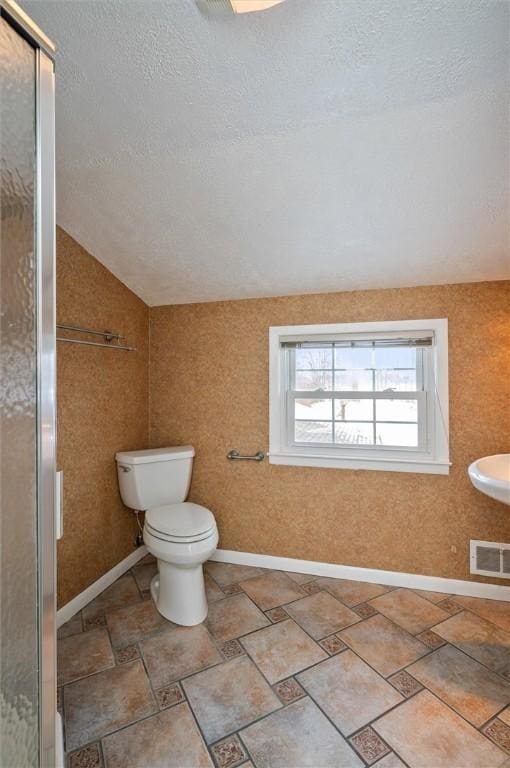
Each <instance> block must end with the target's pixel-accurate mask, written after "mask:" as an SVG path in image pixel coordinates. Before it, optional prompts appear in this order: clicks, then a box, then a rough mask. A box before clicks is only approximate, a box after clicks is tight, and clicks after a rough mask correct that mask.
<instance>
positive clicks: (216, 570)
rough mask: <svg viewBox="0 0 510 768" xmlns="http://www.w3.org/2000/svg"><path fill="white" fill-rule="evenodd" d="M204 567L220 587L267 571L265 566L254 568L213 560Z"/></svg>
mask: <svg viewBox="0 0 510 768" xmlns="http://www.w3.org/2000/svg"><path fill="white" fill-rule="evenodd" d="M204 569H205V571H206V573H209V574H210V575H211V576H212V577H213V579H214V581H215V582H216V584H218V585H219V586H220V587H224V586H226V585H228V584H236V583H237V582H238V581H244V579H252V578H253V577H254V576H261V575H262V574H263V573H265V571H264V569H263V568H254V567H253V566H251V565H235V563H216V562H215V561H213V560H208V561H207V563H204Z"/></svg>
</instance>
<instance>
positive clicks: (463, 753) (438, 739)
mask: <svg viewBox="0 0 510 768" xmlns="http://www.w3.org/2000/svg"><path fill="white" fill-rule="evenodd" d="M372 727H373V728H374V730H375V731H377V733H379V735H380V736H382V738H383V739H384V740H385V741H386V743H387V744H389V745H390V747H392V748H393V749H394V750H395V751H396V752H397V753H398V754H399V755H400V756H401V757H402V758H403V760H405V762H406V763H407V764H408V765H409V766H410V768H432V767H433V768H499V766H501V765H502V764H503V762H504V761H505V760H506V756H505V754H504V753H503V752H502V751H501V750H500V749H498V748H497V747H496V746H494V744H492V743H491V742H490V741H489V739H487V738H485V736H482V734H481V733H480V732H479V731H477V730H475V729H474V728H473V727H472V726H471V725H469V723H467V722H466V721H465V720H464V719H463V718H461V717H460V716H459V715H457V714H456V713H455V712H453V711H452V710H451V709H450V708H449V707H447V706H446V705H445V704H443V703H442V702H441V701H439V699H436V697H435V696H433V695H432V694H431V693H430V692H429V691H421V692H420V693H418V694H416V696H413V697H412V698H411V699H408V700H407V701H406V702H405V704H402V705H401V706H399V707H397V708H396V709H394V710H393V711H392V712H389V713H388V714H386V715H384V716H383V717H381V718H380V719H379V720H376V722H375V723H373V724H372Z"/></svg>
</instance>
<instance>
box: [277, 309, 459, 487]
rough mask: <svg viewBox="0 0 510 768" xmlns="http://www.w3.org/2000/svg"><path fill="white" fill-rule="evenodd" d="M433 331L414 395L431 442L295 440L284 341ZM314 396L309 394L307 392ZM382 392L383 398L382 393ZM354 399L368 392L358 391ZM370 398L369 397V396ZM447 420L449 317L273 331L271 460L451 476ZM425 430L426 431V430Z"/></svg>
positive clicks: (283, 462) (296, 463)
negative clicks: (386, 443)
mask: <svg viewBox="0 0 510 768" xmlns="http://www.w3.org/2000/svg"><path fill="white" fill-rule="evenodd" d="M399 332H400V333H404V334H405V333H409V334H414V333H418V334H421V333H424V334H425V333H428V334H429V335H430V334H432V336H433V344H432V347H431V349H430V355H429V356H428V360H429V363H431V364H430V365H429V366H428V368H427V370H423V372H422V375H423V377H424V380H425V392H423V393H420V392H418V393H417V394H416V395H415V397H413V399H417V400H418V401H419V403H420V405H419V410H420V418H421V419H425V420H426V427H427V428H426V434H427V445H420V446H419V447H418V448H399V449H393V448H388V447H372V446H359V445H355V446H343V445H342V446H334V445H333V446H331V445H328V446H324V447H322V446H320V445H317V444H302V443H300V444H296V443H294V442H293V440H291V439H290V436H291V435H293V426H294V425H293V421H292V419H291V418H290V416H291V414H290V408H289V407H288V400H287V398H288V397H292V395H290V394H289V393H288V387H287V382H288V380H289V372H288V370H287V367H286V366H287V363H286V361H287V359H288V357H287V355H286V354H285V353H284V351H282V348H281V341H282V340H285V341H289V340H290V341H291V340H292V338H293V337H295V338H296V340H300V341H302V340H303V338H306V340H309V341H314V338H317V340H319V338H318V337H322V338H324V336H325V335H326V336H329V337H334V336H338V337H342V336H345V337H348V336H352V335H353V334H367V335H370V334H373V335H374V336H377V335H380V334H383V335H384V334H395V333H399ZM306 394H308V395H309V394H310V393H306ZM380 396H381V395H380V393H379V397H380ZM406 396H407V398H409V393H396V392H391V393H388V397H389V398H391V399H395V397H396V398H399V397H406ZM353 397H355V398H356V399H360V397H361V398H363V397H365V395H363V394H361V393H359V392H356V393H355V394H354V393H353ZM366 397H368V395H366ZM448 425H449V418H448V320H447V319H445V318H440V319H427V320H397V321H388V322H370V323H338V324H337V323H335V324H327V325H286V326H275V327H271V328H270V329H269V462H270V464H287V465H291V466H301V467H326V468H339V469H371V470H382V471H386V472H388V471H389V472H416V473H426V474H439V475H447V474H449V469H450V460H449V436H448V431H449V427H448ZM421 431H423V430H421Z"/></svg>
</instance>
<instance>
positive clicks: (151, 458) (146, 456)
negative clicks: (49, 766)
mask: <svg viewBox="0 0 510 768" xmlns="http://www.w3.org/2000/svg"><path fill="white" fill-rule="evenodd" d="M194 455H195V449H194V448H193V446H192V445H176V446H175V447H171V448H149V449H148V450H146V451H121V452H120V453H116V454H115V459H116V461H117V463H118V464H154V463H155V462H157V461H172V460H173V459H191V458H193V456H194Z"/></svg>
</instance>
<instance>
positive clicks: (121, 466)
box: [119, 464, 131, 472]
mask: <svg viewBox="0 0 510 768" xmlns="http://www.w3.org/2000/svg"><path fill="white" fill-rule="evenodd" d="M119 469H121V470H122V471H123V472H131V467H125V466H124V465H123V464H119Z"/></svg>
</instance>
